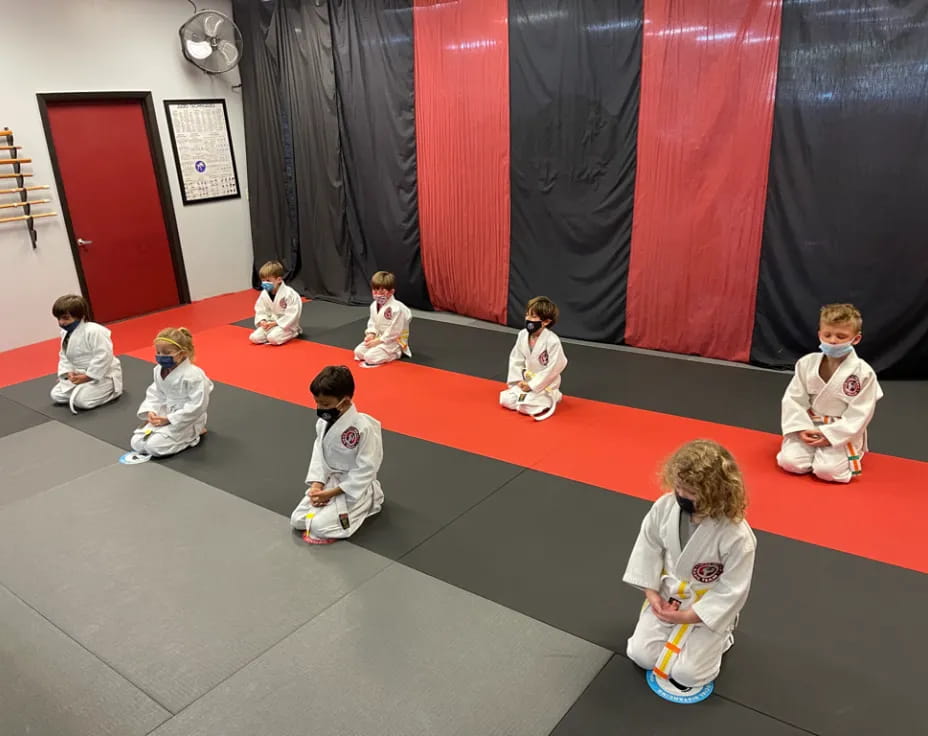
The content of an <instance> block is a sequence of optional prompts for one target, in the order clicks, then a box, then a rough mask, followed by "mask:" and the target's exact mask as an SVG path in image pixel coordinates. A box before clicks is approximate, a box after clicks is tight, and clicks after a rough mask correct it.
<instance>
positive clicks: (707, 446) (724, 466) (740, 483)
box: [661, 440, 747, 522]
mask: <svg viewBox="0 0 928 736" xmlns="http://www.w3.org/2000/svg"><path fill="white" fill-rule="evenodd" d="M661 485H662V486H663V487H664V488H665V489H666V490H668V491H675V490H678V489H681V488H682V489H684V490H687V491H690V492H692V493H695V494H696V497H697V501H696V511H697V513H700V514H704V515H705V516H708V517H710V518H712V519H721V518H727V519H729V520H731V521H735V522H737V521H741V520H742V519H743V518H744V509H745V508H746V507H747V499H746V497H745V492H744V480H743V478H742V477H741V470H740V469H739V468H738V464H737V463H736V462H735V458H734V457H732V454H731V453H730V452H729V451H728V450H726V449H725V448H724V447H722V446H721V445H720V444H719V443H718V442H713V441H712V440H693V441H692V442H687V443H686V444H685V445H683V447H681V448H680V449H678V450H677V451H676V452H675V453H674V454H673V455H671V456H670V458H668V459H667V461H666V462H665V463H664V467H663V469H662V470H661Z"/></svg>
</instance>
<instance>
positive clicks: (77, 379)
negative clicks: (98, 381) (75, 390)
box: [68, 373, 90, 386]
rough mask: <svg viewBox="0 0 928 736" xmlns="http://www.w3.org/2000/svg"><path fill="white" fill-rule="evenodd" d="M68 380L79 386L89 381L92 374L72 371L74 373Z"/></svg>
mask: <svg viewBox="0 0 928 736" xmlns="http://www.w3.org/2000/svg"><path fill="white" fill-rule="evenodd" d="M68 380H69V381H70V382H71V383H73V384H75V385H77V386H80V385H81V384H82V383H87V381H89V380H90V376H88V375H86V374H84V373H72V374H71V375H70V376H69V377H68Z"/></svg>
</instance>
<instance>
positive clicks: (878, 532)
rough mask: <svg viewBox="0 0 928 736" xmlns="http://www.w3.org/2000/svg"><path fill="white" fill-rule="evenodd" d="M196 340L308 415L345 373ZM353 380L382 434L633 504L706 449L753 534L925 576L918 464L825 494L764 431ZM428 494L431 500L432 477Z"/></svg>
mask: <svg viewBox="0 0 928 736" xmlns="http://www.w3.org/2000/svg"><path fill="white" fill-rule="evenodd" d="M195 338H196V344H197V354H198V357H197V362H198V363H199V364H200V365H201V366H202V367H203V368H204V370H206V371H207V373H208V374H209V375H210V377H211V378H213V380H216V381H221V382H223V383H227V384H230V385H232V386H237V387H239V388H243V389H247V390H249V391H254V392H256V393H260V394H263V395H265V396H271V397H274V398H277V399H282V400H284V401H289V402H292V403H296V404H301V405H303V406H311V405H312V401H311V397H310V395H309V391H308V386H309V382H310V380H311V379H312V377H313V376H314V375H315V373H316V372H317V371H318V370H319V369H320V368H321V367H322V366H324V365H329V364H338V363H344V364H348V365H352V366H354V365H355V363H354V362H353V360H352V355H351V353H350V352H349V351H347V350H342V349H340V348H333V347H329V346H325V345H317V344H315V343H311V342H306V341H303V340H296V341H294V342H292V343H290V344H288V345H286V346H284V347H281V348H273V347H256V346H253V345H251V344H250V343H249V342H248V339H247V332H246V331H245V330H243V329H242V328H240V327H234V326H230V325H229V326H222V327H217V328H215V329H212V330H208V331H205V332H201V333H200V334H198V335H196V336H195ZM150 353H151V351H150V349H149V348H148V347H147V346H146V347H145V348H144V349H142V350H139V351H137V352H135V353H133V355H134V356H135V357H139V358H142V359H144V360H151V355H150ZM505 359H506V356H505V355H503V356H500V360H505ZM354 375H355V380H356V382H357V386H358V391H357V399H358V405H359V407H360V408H361V410H362V411H365V412H368V413H370V414H372V415H373V416H375V417H377V418H378V419H379V420H380V421H381V422H383V426H384V428H386V429H389V430H392V431H394V432H399V433H401V434H405V435H409V436H412V437H418V438H421V439H424V440H428V441H431V442H436V443H439V444H443V445H447V446H449V447H455V448H458V449H461V450H465V451H467V452H472V453H477V454H480V455H486V456H487V457H492V458H496V459H497V460H503V461H505V462H509V463H513V464H515V465H521V466H523V467H528V468H533V469H536V470H539V471H543V472H545V473H550V474H553V475H558V476H561V477H564V478H570V479H572V480H577V481H581V482H584V483H589V484H592V485H596V486H600V487H602V488H606V489H609V490H613V491H618V492H620V493H625V494H628V495H631V496H637V497H639V498H645V499H652V498H655V497H656V496H657V494H658V490H657V487H656V482H655V480H656V475H657V471H658V466H659V465H660V462H661V460H662V459H663V458H664V457H665V456H666V455H668V454H670V453H671V452H672V451H673V450H674V448H675V447H677V446H678V445H679V444H681V443H683V442H685V441H686V440H689V439H693V438H696V437H707V438H711V439H715V440H717V441H719V442H721V443H722V444H724V445H725V446H727V447H728V448H729V449H731V451H732V452H733V453H734V454H735V456H736V457H737V458H738V460H739V462H740V464H741V466H742V468H743V469H744V472H745V476H746V479H747V482H748V486H749V492H750V500H751V507H750V509H749V519H750V521H751V523H752V524H753V525H754V526H755V527H756V528H757V529H762V530H765V531H769V532H773V533H776V534H780V535H783V536H786V537H791V538H793V539H798V540H801V541H804V542H810V543H813V544H818V545H822V546H825V547H830V548H833V549H836V550H840V551H842V552H848V553H851V554H856V555H860V556H863V557H869V558H871V559H874V560H879V561H881V562H887V563H890V564H894V565H899V566H901V567H907V568H911V569H914V570H919V571H921V572H928V548H926V547H925V545H921V544H918V543H917V541H916V540H918V539H920V538H921V536H922V534H923V531H922V526H923V525H922V520H921V516H920V515H919V514H917V513H913V512H912V510H913V509H917V508H919V506H918V503H919V501H920V499H921V496H922V495H923V494H922V489H924V488H925V487H926V486H928V463H922V462H917V461H914V460H906V459H902V458H895V457H890V456H887V455H876V454H870V455H867V458H866V460H865V461H864V474H863V475H862V476H861V477H860V478H859V479H857V480H855V481H854V482H853V483H851V484H850V485H849V486H839V485H831V484H826V483H820V482H818V481H815V480H814V479H811V478H798V477H792V476H788V475H786V474H784V473H782V472H781V471H780V470H779V469H778V468H777V467H776V464H775V462H774V456H775V454H776V451H777V448H778V445H779V438H778V437H777V436H775V435H771V434H767V433H764V432H757V431H753V430H748V429H741V428H738V427H729V426H726V425H721V424H713V423H711V422H702V421H697V420H694V419H686V418H682V417H676V416H671V415H667V414H658V413H656V412H649V411H643V410H640V409H631V408H628V407H623V406H616V405H613V404H605V403H601V402H598V401H590V400H587V399H578V398H573V397H568V398H566V399H565V400H564V402H563V404H562V405H561V408H560V409H559V410H558V413H557V415H556V416H555V417H554V418H552V419H551V420H548V421H546V422H540V423H538V422H534V421H532V420H531V419H529V418H527V417H523V416H519V415H516V414H514V413H512V412H507V411H505V410H504V409H501V408H499V406H498V404H497V399H498V392H499V391H500V389H501V388H502V386H501V385H500V384H498V383H495V382H493V381H488V380H485V379H482V378H474V377H471V376H465V375H462V374H458V373H451V372H448V371H442V370H438V369H435V368H427V367H425V366H421V365H416V364H414V363H406V362H403V363H399V364H392V365H388V366H385V367H382V368H376V369H371V370H363V369H360V368H358V369H357V370H354ZM307 426H308V425H307ZM214 429H215V431H217V432H218V431H221V427H215V428H214ZM388 461H389V460H388ZM410 471H413V472H414V471H415V468H410ZM436 485H437V489H436V492H440V485H441V480H440V479H436ZM564 513H565V515H568V516H570V517H572V518H573V519H574V523H573V525H572V528H573V529H575V530H576V533H577V534H582V533H583V518H584V509H582V508H574V507H572V506H571V505H570V500H569V499H565V504H564ZM562 526H563V523H562ZM761 554H763V551H762V550H761Z"/></svg>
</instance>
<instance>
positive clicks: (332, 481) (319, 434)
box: [290, 365, 383, 544]
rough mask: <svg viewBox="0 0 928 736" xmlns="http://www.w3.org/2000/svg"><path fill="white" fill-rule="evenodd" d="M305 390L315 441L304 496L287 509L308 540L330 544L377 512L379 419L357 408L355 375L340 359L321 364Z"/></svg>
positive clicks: (380, 491) (380, 501) (380, 444)
mask: <svg viewBox="0 0 928 736" xmlns="http://www.w3.org/2000/svg"><path fill="white" fill-rule="evenodd" d="M309 390H310V392H311V393H312V395H313V398H314V399H315V400H316V415H317V416H318V417H319V418H318V420H317V421H316V442H315V444H314V445H313V455H312V458H311V459H310V461H309V472H307V474H306V485H308V486H309V488H308V489H307V491H306V496H305V498H303V500H302V501H300V504H299V506H297V507H296V508H295V509H294V510H293V513H292V514H291V515H290V525H291V526H292V527H293V528H294V529H298V530H303V531H304V532H305V533H304V534H303V539H304V540H305V541H306V542H308V543H309V544H330V543H332V542H335V541H337V540H339V539H347V538H348V537H350V536H351V535H352V534H354V533H355V532H356V531H357V530H358V529H359V528H360V527H361V525H362V524H363V523H364V520H365V519H367V518H368V517H369V516H373V515H374V514H377V513H380V509H381V508H382V507H383V489H382V488H381V487H380V481H379V480H377V471H379V470H380V463H381V462H382V461H383V440H382V439H381V435H380V422H378V421H377V420H376V419H374V418H373V417H370V416H368V415H367V414H362V413H361V412H359V411H358V410H357V409H356V408H355V406H354V404H353V403H352V399H353V397H354V377H353V376H352V375H351V371H350V370H348V368H346V367H345V366H343V365H331V366H328V367H327V368H323V369H322V371H321V372H320V373H319V375H318V376H316V377H315V378H314V379H313V382H312V383H311V384H310V386H309Z"/></svg>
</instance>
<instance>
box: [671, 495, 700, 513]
mask: <svg viewBox="0 0 928 736" xmlns="http://www.w3.org/2000/svg"><path fill="white" fill-rule="evenodd" d="M673 495H674V496H676V497H677V506H679V507H680V508H681V509H682V510H683V511H685V512H686V513H688V514H695V513H696V504H695V502H694V501H693V499H691V498H683V496H681V495H680V494H679V493H674V494H673Z"/></svg>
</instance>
